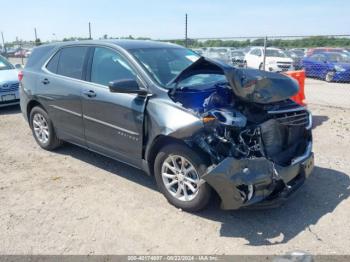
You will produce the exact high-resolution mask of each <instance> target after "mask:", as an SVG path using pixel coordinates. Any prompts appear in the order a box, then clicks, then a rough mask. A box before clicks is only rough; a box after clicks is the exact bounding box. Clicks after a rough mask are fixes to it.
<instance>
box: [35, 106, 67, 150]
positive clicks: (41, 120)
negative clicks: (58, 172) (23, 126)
mask: <svg viewBox="0 0 350 262" xmlns="http://www.w3.org/2000/svg"><path fill="white" fill-rule="evenodd" d="M29 119H30V127H31V129H32V132H33V136H34V138H35V141H36V142H37V143H38V145H39V146H40V147H42V148H43V149H46V150H54V149H56V148H57V147H59V146H60V145H61V144H62V142H61V140H60V139H58V137H57V136H56V133H55V130H54V128H53V125H52V122H51V120H50V118H49V116H48V114H47V113H46V112H45V110H44V109H42V108H41V107H39V106H36V107H34V108H33V109H32V110H31V111H30V118H29Z"/></svg>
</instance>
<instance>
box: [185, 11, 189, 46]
mask: <svg viewBox="0 0 350 262" xmlns="http://www.w3.org/2000/svg"><path fill="white" fill-rule="evenodd" d="M187 46H188V38H187V14H186V16H185V47H187Z"/></svg>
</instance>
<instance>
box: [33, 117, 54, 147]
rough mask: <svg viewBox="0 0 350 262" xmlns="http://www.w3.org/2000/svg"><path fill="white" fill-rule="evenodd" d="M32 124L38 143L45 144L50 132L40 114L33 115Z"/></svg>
mask: <svg viewBox="0 0 350 262" xmlns="http://www.w3.org/2000/svg"><path fill="white" fill-rule="evenodd" d="M32 124H33V129H34V134H35V136H36V138H37V139H38V140H39V142H40V143H42V144H46V143H47V142H48V141H49V138H50V132H49V125H48V123H47V120H46V119H45V117H44V116H43V115H42V114H40V113H35V115H34V117H33V123H32Z"/></svg>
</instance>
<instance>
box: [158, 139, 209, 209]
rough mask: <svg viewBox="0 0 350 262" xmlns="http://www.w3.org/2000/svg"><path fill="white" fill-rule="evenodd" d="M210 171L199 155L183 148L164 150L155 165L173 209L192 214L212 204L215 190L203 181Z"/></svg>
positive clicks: (160, 185)
mask: <svg viewBox="0 0 350 262" xmlns="http://www.w3.org/2000/svg"><path fill="white" fill-rule="evenodd" d="M206 169H207V165H206V164H205V161H204V160H202V159H201V157H200V156H199V155H198V153H197V152H195V151H193V150H192V149H190V148H189V147H187V146H185V145H180V144H171V145H168V146H165V147H163V148H162V149H161V150H160V151H159V153H158V155H157V157H156V159H155V163H154V174H155V178H156V182H157V185H158V188H159V190H160V191H161V192H162V193H163V195H164V196H165V198H166V199H167V200H168V201H169V202H170V203H171V204H172V205H174V206H176V207H178V208H181V209H182V210H184V211H188V212H195V211H199V210H201V209H203V208H204V207H206V205H207V204H208V202H209V200H210V196H211V188H210V186H209V185H208V184H207V183H206V182H205V181H204V180H202V179H201V176H202V175H203V174H204V172H205V171H206ZM189 170H191V171H189Z"/></svg>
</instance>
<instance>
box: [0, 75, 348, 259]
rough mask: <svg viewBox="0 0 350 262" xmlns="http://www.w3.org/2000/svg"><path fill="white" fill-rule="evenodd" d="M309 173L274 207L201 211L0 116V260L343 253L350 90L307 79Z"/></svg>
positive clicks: (15, 113)
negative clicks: (42, 144)
mask: <svg viewBox="0 0 350 262" xmlns="http://www.w3.org/2000/svg"><path fill="white" fill-rule="evenodd" d="M306 95H307V98H308V99H307V101H308V104H309V108H310V109H311V110H312V112H313V115H314V152H315V157H316V168H315V170H314V172H313V174H312V175H311V177H310V178H309V180H308V181H307V182H306V184H305V185H304V186H303V187H302V188H301V189H300V190H299V192H297V193H296V194H295V195H294V197H293V198H292V199H290V201H288V202H287V203H286V204H285V205H284V206H282V207H280V208H278V209H271V210H254V211H253V210H239V211H222V210H220V209H219V207H218V203H217V202H215V201H213V202H212V204H211V205H210V206H209V208H208V209H207V210H205V211H203V212H201V213H198V214H189V213H185V212H181V211H180V210H178V209H176V208H174V207H172V206H171V205H169V204H168V203H167V202H166V200H165V198H164V197H163V196H162V195H161V194H160V193H159V192H158V191H157V189H156V187H155V183H154V181H153V178H152V177H148V176H146V175H145V174H143V173H142V172H140V171H138V170H136V169H134V168H132V167H129V166H126V165H124V164H121V163H119V162H117V161H113V160H110V159H108V158H105V157H103V156H99V155H97V154H95V153H91V152H89V151H87V150H84V149H81V148H79V147H76V146H73V145H65V146H64V147H62V148H60V149H59V150H57V151H56V152H47V151H44V150H42V149H40V148H39V146H37V144H36V143H35V141H34V139H33V137H32V135H31V132H30V130H29V128H28V126H27V124H26V122H25V121H24V120H23V118H22V115H21V114H20V112H19V108H18V107H11V108H2V109H0V128H1V129H0V130H1V131H0V154H1V158H0V167H1V170H0V232H1V233H0V254H135V253H138V254H140V253H142V254H213V253H215V254H283V253H286V252H289V251H293V250H303V251H307V252H311V253H312V254H350V234H349V233H350V200H349V192H350V180H349V174H350V167H349V162H350V157H349V155H348V153H349V145H350V136H349V135H350V131H349V129H350V85H349V84H327V83H325V82H322V81H317V80H307V86H306Z"/></svg>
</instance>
